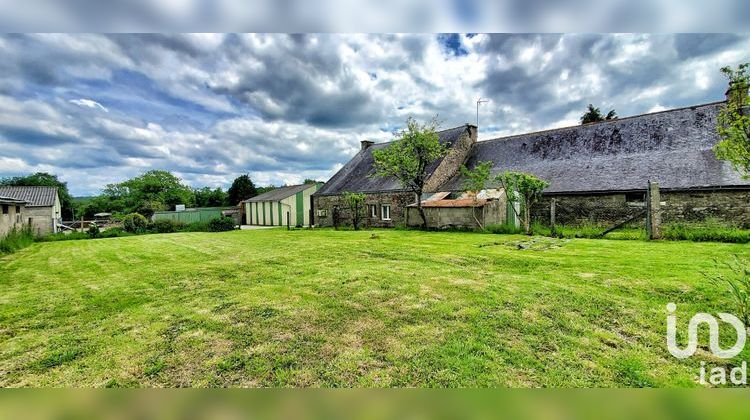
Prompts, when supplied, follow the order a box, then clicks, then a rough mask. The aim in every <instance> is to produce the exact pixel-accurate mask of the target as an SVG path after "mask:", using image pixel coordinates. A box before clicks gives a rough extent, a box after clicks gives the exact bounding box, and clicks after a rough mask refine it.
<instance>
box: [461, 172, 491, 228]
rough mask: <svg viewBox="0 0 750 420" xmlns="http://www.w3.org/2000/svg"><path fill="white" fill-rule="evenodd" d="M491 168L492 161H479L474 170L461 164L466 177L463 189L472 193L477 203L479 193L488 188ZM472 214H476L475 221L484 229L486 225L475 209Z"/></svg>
mask: <svg viewBox="0 0 750 420" xmlns="http://www.w3.org/2000/svg"><path fill="white" fill-rule="evenodd" d="M490 169H492V162H487V161H484V162H479V163H478V164H477V165H476V166H475V167H474V169H473V170H469V169H468V168H467V167H466V166H464V165H461V174H463V176H464V177H465V179H464V185H463V190H464V191H466V192H467V193H469V195H471V197H472V198H473V199H474V202H475V203H476V201H477V194H478V193H479V192H480V191H482V190H483V189H485V188H486V186H487V182H488V181H489V180H490ZM472 216H474V221H476V222H477V225H478V226H479V227H480V228H482V229H484V226H482V223H481V222H480V221H479V219H477V216H476V214H474V213H473V211H472Z"/></svg>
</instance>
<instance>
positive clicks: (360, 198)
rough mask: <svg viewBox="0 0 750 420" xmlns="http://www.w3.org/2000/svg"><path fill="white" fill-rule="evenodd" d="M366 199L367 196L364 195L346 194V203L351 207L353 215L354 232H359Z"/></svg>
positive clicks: (347, 192)
mask: <svg viewBox="0 0 750 420" xmlns="http://www.w3.org/2000/svg"><path fill="white" fill-rule="evenodd" d="M366 198H367V196H365V195H364V194H362V193H353V192H349V191H346V192H344V201H345V202H346V204H347V205H348V206H349V210H350V211H351V213H352V223H353V224H354V230H359V220H360V218H361V217H362V209H364V207H365V199H366Z"/></svg>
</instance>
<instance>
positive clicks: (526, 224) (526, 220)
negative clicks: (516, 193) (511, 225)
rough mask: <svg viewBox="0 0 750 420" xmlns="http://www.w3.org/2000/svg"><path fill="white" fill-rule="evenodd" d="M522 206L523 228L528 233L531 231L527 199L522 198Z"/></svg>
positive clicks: (529, 209)
mask: <svg viewBox="0 0 750 420" xmlns="http://www.w3.org/2000/svg"><path fill="white" fill-rule="evenodd" d="M523 207H524V208H523V229H524V232H526V234H527V235H528V234H530V233H531V226H530V225H531V208H530V207H531V206H530V205H529V200H524V206H523Z"/></svg>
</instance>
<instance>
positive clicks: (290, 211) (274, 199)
mask: <svg viewBox="0 0 750 420" xmlns="http://www.w3.org/2000/svg"><path fill="white" fill-rule="evenodd" d="M321 185H322V184H302V185H290V186H288V187H281V188H276V189H274V190H271V191H268V192H266V193H263V194H260V195H257V196H255V197H253V198H250V199H247V200H245V201H243V202H242V204H243V205H244V206H245V218H246V221H247V224H249V225H260V226H286V225H287V217H288V219H289V225H290V226H309V225H310V209H311V198H310V197H311V196H312V194H313V193H314V192H315V191H317V190H318V189H319V188H320V186H321Z"/></svg>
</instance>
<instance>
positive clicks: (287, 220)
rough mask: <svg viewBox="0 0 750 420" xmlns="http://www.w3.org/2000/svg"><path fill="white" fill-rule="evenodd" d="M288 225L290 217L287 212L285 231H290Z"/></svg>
mask: <svg viewBox="0 0 750 420" xmlns="http://www.w3.org/2000/svg"><path fill="white" fill-rule="evenodd" d="M290 223H291V216H290V215H289V212H286V230H289V229H291V227H290V226H289V225H290Z"/></svg>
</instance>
